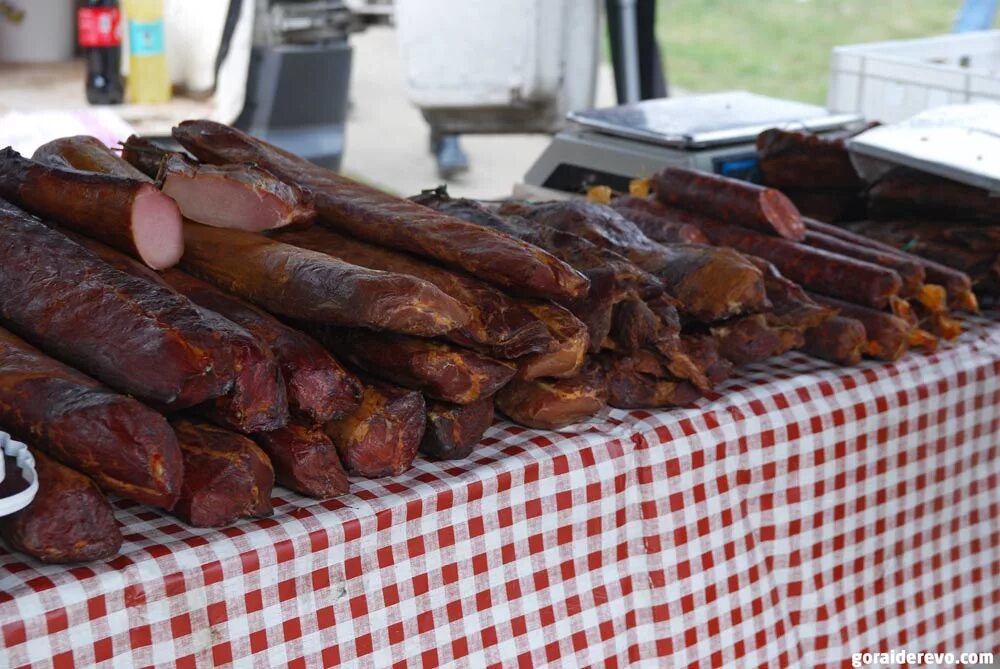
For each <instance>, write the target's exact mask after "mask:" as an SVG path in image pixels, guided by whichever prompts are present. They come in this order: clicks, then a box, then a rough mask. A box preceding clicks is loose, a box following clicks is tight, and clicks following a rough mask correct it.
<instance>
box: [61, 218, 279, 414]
mask: <svg viewBox="0 0 1000 669" xmlns="http://www.w3.org/2000/svg"><path fill="white" fill-rule="evenodd" d="M73 239H75V240H76V241H78V242H80V244H82V245H83V246H85V247H87V249H89V250H90V251H92V252H94V253H95V254H96V255H97V256H99V257H100V258H101V259H102V260H104V261H105V262H107V263H109V264H110V265H112V266H113V267H114V268H115V269H118V270H121V271H122V272H125V273H127V274H131V275H133V276H136V277H139V278H143V279H148V280H149V281H151V282H153V283H155V284H157V285H162V286H167V287H171V286H170V285H169V284H168V283H167V282H166V281H164V278H163V276H161V275H160V274H158V273H156V272H154V271H153V270H151V269H149V268H148V267H146V266H145V265H143V264H142V263H140V262H138V261H136V260H133V259H132V258H130V257H128V256H127V255H125V254H124V253H120V252H118V251H116V250H114V249H113V248H111V247H109V246H105V245H104V244H101V243H100V242H96V241H94V240H92V239H87V238H86V237H82V236H79V235H74V236H73ZM169 271H170V272H175V271H176V270H169ZM234 299H235V298H234ZM192 306H193V307H194V308H195V309H196V310H197V311H198V312H199V313H200V316H201V322H202V326H203V327H204V329H205V330H206V331H207V333H208V336H209V337H210V338H211V339H210V341H209V342H208V343H206V348H207V350H209V352H210V353H211V354H212V355H213V357H216V358H217V360H216V362H215V364H216V365H217V366H219V368H220V369H226V365H231V367H230V368H229V369H226V372H227V374H231V375H232V376H233V377H234V378H233V386H232V388H231V389H230V391H229V392H228V393H226V394H225V395H223V396H222V397H219V398H216V399H215V400H214V401H213V402H212V403H211V405H210V406H206V407H204V413H205V414H206V415H209V416H210V417H211V418H212V420H213V421H215V422H217V423H219V424H220V425H222V426H223V427H228V428H231V429H233V430H236V431H237V432H243V433H249V432H260V431H262V430H276V429H278V428H279V427H282V426H283V425H284V424H285V423H286V422H288V401H287V398H286V395H285V383H284V380H283V379H282V376H281V370H280V368H279V366H278V361H277V360H276V359H275V357H274V355H273V354H272V353H271V350H270V349H269V348H268V347H267V346H266V344H265V343H264V342H263V341H261V340H259V339H258V338H257V337H256V336H255V335H254V334H252V333H250V332H249V331H248V330H246V329H244V328H243V327H242V326H241V325H239V324H238V323H235V322H234V321H232V320H230V319H228V318H226V317H225V314H219V313H218V312H216V311H212V310H210V309H206V308H205V307H204V306H202V305H198V304H192Z"/></svg>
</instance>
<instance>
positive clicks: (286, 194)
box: [156, 153, 316, 232]
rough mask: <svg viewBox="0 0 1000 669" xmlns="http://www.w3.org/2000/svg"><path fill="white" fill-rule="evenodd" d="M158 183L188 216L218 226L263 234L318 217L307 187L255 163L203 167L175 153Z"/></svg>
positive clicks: (168, 158) (166, 159) (164, 162)
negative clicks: (300, 186)
mask: <svg viewBox="0 0 1000 669" xmlns="http://www.w3.org/2000/svg"><path fill="white" fill-rule="evenodd" d="M156 182H157V183H158V184H160V188H162V189H163V192H164V193H166V194H167V195H169V196H170V197H172V198H174V200H176V201H177V206H178V207H180V210H181V214H183V215H184V217H185V218H188V219H190V220H192V221H195V222H196V223H203V224H205V225H211V226H214V227H216V228H236V229H238V230H249V231H250V232H260V231H262V230H272V229H274V228H282V227H285V226H288V225H304V224H308V223H312V222H313V220H315V218H316V209H315V208H314V207H313V204H312V199H311V198H310V197H309V196H308V195H306V193H305V192H304V191H303V190H302V189H301V188H299V187H298V186H295V185H292V184H289V183H285V182H284V181H281V180H279V179H278V178H277V177H275V176H274V175H273V174H271V173H270V172H268V171H267V170H265V169H262V168H260V167H256V166H254V165H203V164H196V163H194V162H193V161H190V160H188V159H186V158H184V157H183V156H181V155H180V154H178V153H170V154H168V155H167V156H165V157H164V158H163V160H162V162H161V163H160V171H159V172H158V173H157V175H156Z"/></svg>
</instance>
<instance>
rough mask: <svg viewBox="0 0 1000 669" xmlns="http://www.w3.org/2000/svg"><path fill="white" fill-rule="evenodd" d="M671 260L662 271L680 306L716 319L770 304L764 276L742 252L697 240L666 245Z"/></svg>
mask: <svg viewBox="0 0 1000 669" xmlns="http://www.w3.org/2000/svg"><path fill="white" fill-rule="evenodd" d="M663 248H664V249H665V250H666V252H667V254H668V255H669V257H670V263H669V264H668V265H667V266H666V267H665V268H664V269H663V270H662V271H661V272H660V274H659V276H660V278H662V279H663V283H664V285H665V286H666V287H667V290H668V292H669V293H670V294H671V295H672V296H673V297H675V298H677V300H678V301H679V302H680V309H681V310H682V311H684V312H686V313H688V314H690V315H692V316H694V317H695V318H697V319H698V320H701V321H704V322H709V323H710V322H712V321H717V320H721V319H724V318H729V317H732V316H735V315H737V314H742V313H747V312H754V311H760V310H763V309H768V308H770V306H771V305H770V302H768V300H767V291H766V289H765V286H764V277H763V276H762V275H761V272H760V270H759V269H758V268H757V267H755V266H754V264H753V263H752V262H750V260H748V259H747V258H746V257H745V256H744V255H742V254H741V253H737V252H736V251H734V250H732V249H726V248H717V247H713V246H702V245H697V244H673V245H669V246H664V247H663Z"/></svg>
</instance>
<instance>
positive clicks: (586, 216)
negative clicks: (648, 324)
mask: <svg viewBox="0 0 1000 669" xmlns="http://www.w3.org/2000/svg"><path fill="white" fill-rule="evenodd" d="M500 213H501V214H503V215H507V216H522V217H524V218H525V219H527V220H528V221H529V222H530V223H534V224H536V225H544V226H548V227H550V228H555V229H556V230H561V231H563V232H569V233H572V234H574V235H579V236H580V237H583V238H584V239H586V240H588V241H590V242H592V243H594V244H597V245H598V246H601V247H603V248H605V249H608V250H610V251H614V252H615V253H618V254H621V255H622V256H623V257H624V258H626V259H628V260H629V261H630V262H632V263H634V264H635V265H636V266H637V267H639V268H640V269H642V270H644V271H646V272H649V273H651V274H653V275H658V274H659V272H660V271H661V270H663V269H664V267H666V266H667V264H668V263H669V258H668V257H667V256H666V255H665V253H664V251H663V247H661V246H660V245H659V244H657V243H656V242H655V241H653V240H652V239H650V238H649V237H647V236H646V235H644V234H643V233H642V231H641V230H639V228H638V227H637V226H636V225H635V224H634V223H632V222H631V221H629V220H628V219H626V218H624V217H623V216H622V215H621V214H619V213H618V212H617V211H615V210H614V209H612V208H611V207H608V206H605V205H600V204H594V203H592V202H579V201H576V200H564V201H558V202H543V203H541V204H535V205H532V204H525V203H522V202H515V201H507V202H505V203H504V204H503V205H502V206H501V207H500Z"/></svg>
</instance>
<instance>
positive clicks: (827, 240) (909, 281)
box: [805, 230, 926, 297]
mask: <svg viewBox="0 0 1000 669" xmlns="http://www.w3.org/2000/svg"><path fill="white" fill-rule="evenodd" d="M805 243H806V244H808V245H809V246H811V247H813V248H817V249H823V250H825V251H831V252H833V253H838V254H840V255H843V256H847V257H848V258H854V259H856V260H864V261H865V262H870V263H872V264H873V265H879V266H881V267H889V268H891V269H894V270H896V272H898V273H899V277H900V278H901V279H902V280H903V285H902V287H901V288H900V290H899V294H900V296H902V297H913V296H914V295H916V294H917V291H918V290H920V286H922V285H923V283H924V280H925V278H926V273H925V271H924V267H923V265H921V264H920V263H919V262H916V261H915V260H911V259H909V258H905V257H902V256H900V255H897V254H895V253H883V252H881V251H879V250H878V249H874V248H871V247H870V246H862V245H861V244H854V243H852V242H848V241H846V240H843V239H839V238H837V237H831V236H830V235H827V234H825V233H822V232H816V231H813V230H807V231H806V242H805Z"/></svg>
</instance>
